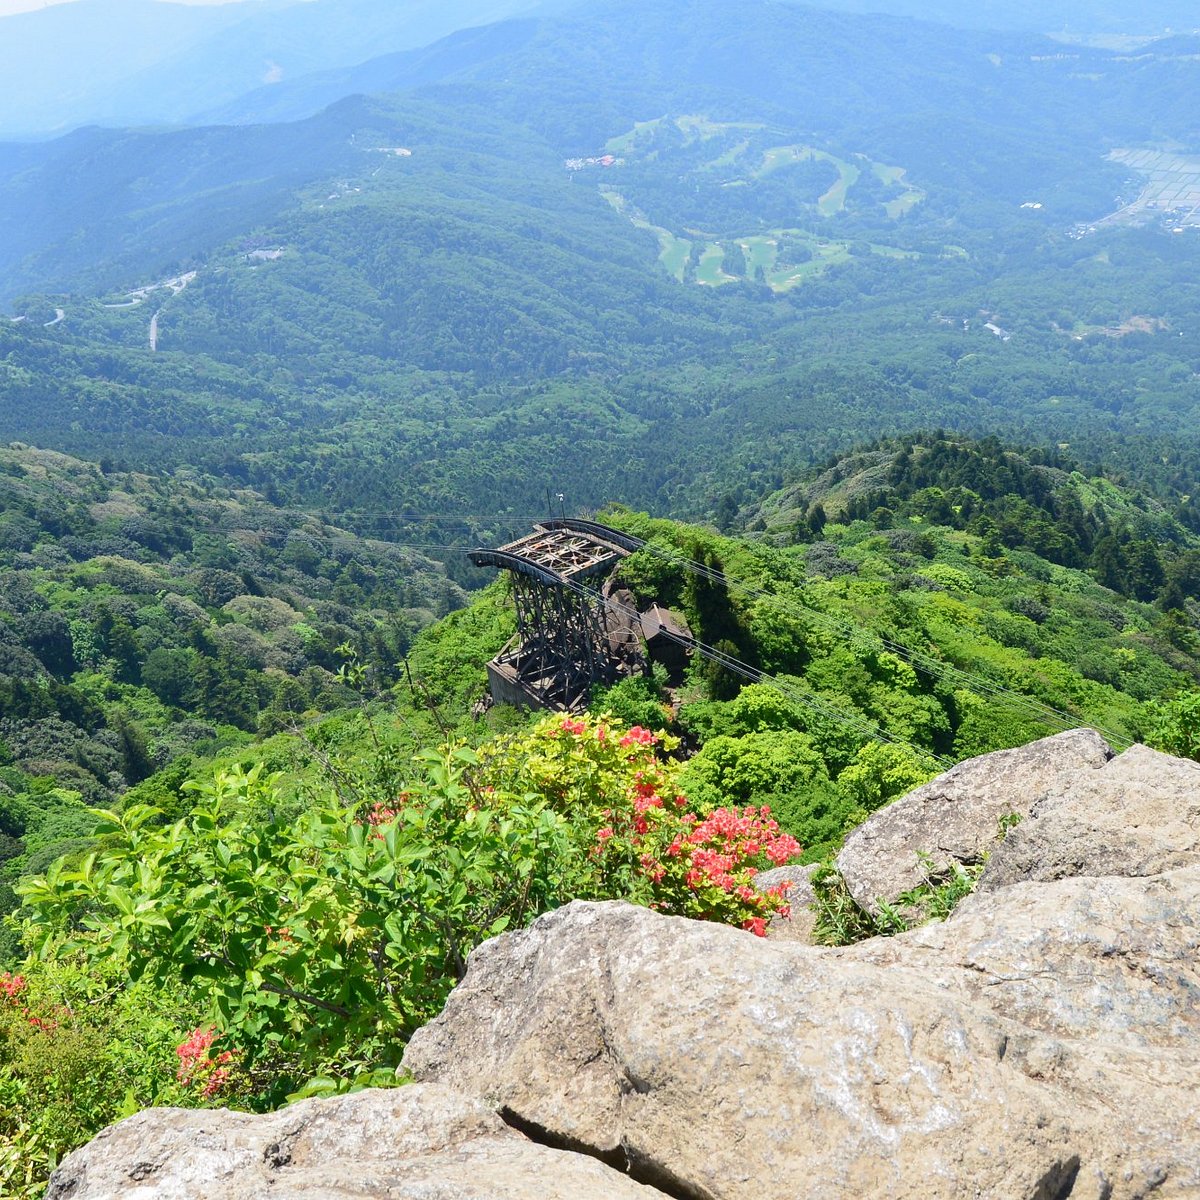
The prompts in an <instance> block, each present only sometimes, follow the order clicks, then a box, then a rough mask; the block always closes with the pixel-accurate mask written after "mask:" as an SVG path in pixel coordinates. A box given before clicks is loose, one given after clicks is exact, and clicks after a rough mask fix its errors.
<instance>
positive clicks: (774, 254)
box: [600, 115, 925, 292]
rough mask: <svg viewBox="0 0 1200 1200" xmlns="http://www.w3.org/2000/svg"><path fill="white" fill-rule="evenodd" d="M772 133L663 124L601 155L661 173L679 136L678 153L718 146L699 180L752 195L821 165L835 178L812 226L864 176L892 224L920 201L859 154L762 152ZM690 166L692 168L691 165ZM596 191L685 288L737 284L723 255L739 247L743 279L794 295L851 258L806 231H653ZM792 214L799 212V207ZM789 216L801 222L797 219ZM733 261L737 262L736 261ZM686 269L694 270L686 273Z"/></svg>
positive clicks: (883, 250)
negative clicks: (882, 194) (645, 237)
mask: <svg viewBox="0 0 1200 1200" xmlns="http://www.w3.org/2000/svg"><path fill="white" fill-rule="evenodd" d="M771 132H772V131H770V130H768V128H767V127H766V126H765V125H761V124H751V123H747V122H741V123H738V122H718V121H713V120H710V119H709V118H708V117H705V116H700V115H685V116H678V117H670V116H662V117H655V118H653V119H650V120H646V121H639V122H637V123H635V124H634V126H633V128H632V129H630V130H628V131H627V132H625V133H623V134H620V135H618V136H617V137H613V138H610V139H609V140H608V141H607V142H606V143H605V147H604V148H605V150H606V151H607V152H608V153H610V154H614V155H620V156H622V157H625V158H631V159H633V160H634V161H635V162H636V161H637V160H638V159H639V157H644V159H645V160H646V161H651V160H659V161H663V162H664V168H665V163H666V161H668V160H661V159H660V155H663V154H666V155H669V154H670V148H671V146H675V147H678V146H679V144H680V135H682V140H683V144H684V145H685V146H694V145H695V144H696V143H698V142H700V143H702V142H708V141H712V140H715V139H724V144H723V145H722V146H721V147H719V149H720V152H719V153H717V154H715V155H714V157H713V158H711V159H710V160H708V161H707V162H704V163H703V164H702V165H700V166H692V167H691V168H690V169H691V170H692V171H701V172H704V173H705V174H708V173H709V172H714V171H716V172H720V173H721V175H722V177H723V179H722V183H721V186H722V187H738V188H746V187H753V186H754V184H755V182H756V181H758V180H760V179H763V178H765V177H766V176H768V175H770V174H771V173H772V172H774V171H778V170H780V169H782V168H784V167H787V166H789V165H791V164H795V163H802V162H813V161H820V162H825V163H828V164H829V165H830V166H832V167H833V168H834V170H835V171H836V172H837V178H836V179H835V180H834V182H833V183H832V184H831V185H830V186H829V188H828V189H827V190H826V191H825V192H824V193H823V194H822V195H821V196H820V197H818V198H817V200H816V202H815V205H813V204H812V202H811V201H810V202H809V205H810V207H809V209H808V211H809V213H812V214H813V216H815V217H816V218H818V219H820V218H828V217H833V216H836V215H837V214H838V213H840V212H842V211H844V210H845V208H846V204H847V197H848V195H849V193H850V192H851V190H852V189H853V188H854V186H855V184H857V183H858V182H859V180H860V179H862V177H863V175H864V173H867V172H869V173H871V174H872V175H873V176H874V177H875V179H877V180H878V181H879V182H880V183H882V184H883V185H884V186H885V187H887V188H888V189H889V190H890V195H889V197H888V199H886V200H885V201H883V207H884V210H885V211H886V213H887V215H888V216H889V217H890V218H891V219H892V220H898V219H899V218H900V217H902V216H903V215H904V214H905V213H906V212H909V211H910V210H911V209H912V208H914V207H915V206H916V205H918V204H920V203H921V202H922V201H923V200H924V199H925V193H924V192H923V191H922V190H921V189H920V188H917V187H915V186H913V185H912V184H910V183H909V182H907V180H906V178H905V169H904V168H903V167H899V166H891V165H889V164H886V163H880V162H875V161H874V160H872V159H870V158H868V157H867V156H866V155H861V154H856V155H849V156H847V157H844V158H843V157H839V156H838V155H836V154H833V153H831V152H830V151H828V150H822V149H820V148H818V147H815V146H810V145H805V144H799V143H793V144H787V145H778V146H770V145H769V144H768V146H767V147H766V148H765V149H764V148H763V143H764V140H765V139H766V138H767V137H769V136H770V134H771ZM713 149H714V150H717V149H718V147H717V146H714V147H713ZM692 161H693V163H694V162H695V159H694V158H693V159H692ZM600 190H601V194H602V195H604V197H605V199H606V200H607V201H608V202H609V203H610V204H611V205H612V206H613V208H614V209H616V211H617V212H619V213H621V215H622V216H624V217H625V218H626V219H627V220H629V221H630V222H632V223H633V224H634V225H635V226H637V227H638V228H639V229H645V230H647V231H649V232H651V233H653V234H654V235H655V237H656V238H657V239H658V244H659V262H661V263H662V265H663V267H664V268H665V269H666V270H667V271H668V272H669V273H670V274H671V275H672V276H674V278H676V279H678V280H679V281H680V282H684V281H685V280H690V281H694V282H695V283H697V284H701V285H703V286H707V287H719V286H721V285H723V284H727V283H734V282H737V280H738V279H739V278H742V276H735V275H730V274H729V273H728V272H727V271H726V270H725V257H726V251H727V249H729V248H731V247H733V246H734V245H737V246H740V247H741V250H742V254H743V255H744V256H745V261H746V272H745V278H746V279H748V280H751V281H754V280H758V281H761V282H763V283H765V284H767V285H768V286H769V287H771V288H772V289H773V290H774V291H777V292H783V291H787V290H789V289H791V288H793V287H797V286H799V285H800V284H802V283H804V282H805V281H806V280H809V279H812V278H813V277H815V276H817V275H820V274H821V273H822V272H824V271H826V270H827V269H828V268H829V267H831V266H835V265H836V264H838V263H841V262H845V261H846V260H847V259H849V258H850V257H851V251H850V242H849V241H847V240H843V239H838V238H828V237H822V236H820V234H819V232H814V231H811V230H799V229H770V230H766V231H763V232H756V233H754V234H747V235H746V236H740V237H739V236H733V237H723V236H721V235H720V233H718V232H716V231H711V232H701V231H700V230H699V229H687V230H685V231H683V232H682V233H676V232H674V231H673V230H671V229H668V228H666V227H665V226H663V225H658V224H656V223H655V222H654V220H653V214H647V213H644V212H642V211H641V210H640V209H638V208H637V207H636V206H635V204H633V203H631V202H630V201H629V200H628V199H627V198H626V197H625V196H624V195H623V194H622V193H621V192H620V191H619V190H618V187H617V186H613V185H612V184H609V183H607V182H606V183H605V184H603V185H602V186H601V189H600ZM799 207H800V208H803V207H804V204H803V203H801V204H800V205H799ZM813 208H815V213H813ZM796 215H797V217H802V216H803V214H802V213H801V212H797V214H796ZM697 247H699V252H698V254H697V249H696V248H697ZM781 247H782V248H783V249H782V251H781ZM798 247H802V248H804V249H805V250H806V251H807V254H806V255H799V254H797V251H796V248H798ZM860 249H861V248H860ZM870 251H871V253H873V254H880V255H884V256H887V257H894V258H916V257H918V255H916V254H915V253H913V252H911V251H905V250H899V249H897V248H895V247H892V246H888V245H885V244H876V243H870ZM734 257H735V260H736V255H735V256H734ZM797 257H804V258H805V261H803V262H796V261H794V259H795V258H797ZM692 263H694V268H693V267H691V266H689V264H692Z"/></svg>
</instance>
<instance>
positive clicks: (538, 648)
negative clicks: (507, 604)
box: [470, 518, 643, 712]
mask: <svg viewBox="0 0 1200 1200" xmlns="http://www.w3.org/2000/svg"><path fill="white" fill-rule="evenodd" d="M637 545H638V543H637V542H636V541H635V540H634V539H632V538H629V537H626V535H624V534H622V533H620V532H619V531H618V530H615V529H609V528H608V527H607V526H605V525H600V524H597V523H596V522H593V521H579V520H574V519H572V518H562V519H560V520H548V521H543V522H542V523H540V524H539V525H537V526H536V527H535V529H534V532H533V533H531V534H529V535H527V536H526V537H523V538H520V539H519V540H517V541H515V542H510V543H508V544H507V545H505V546H501V547H499V548H498V549H495V550H486V549H478V550H472V551H471V552H470V559H471V561H472V562H473V563H474V564H475V565H476V566H477V567H489V566H490V567H497V568H498V569H500V570H505V571H509V572H510V573H511V575H512V594H513V600H514V602H515V604H516V609H517V633H516V636H515V637H514V639H513V640H512V641H511V642H510V643H509V644H508V645H507V646H506V647H505V648H504V650H503V651H501V653H500V654H499V655H497V656H496V658H494V659H493V660H492V661H491V662H490V663H488V677H489V680H490V682H491V691H492V696H493V698H494V699H495V700H496V701H498V702H503V703H517V704H525V705H534V706H540V707H543V708H551V709H557V710H559V711H565V712H578V711H581V710H582V709H584V708H586V707H587V702H588V697H589V694H590V691H591V688H592V686H593V685H594V684H596V683H612V682H615V681H616V680H617V679H618V678H620V677H621V676H622V675H627V674H629V673H630V672H631V671H632V670H635V669H638V668H639V667H641V666H642V663H643V660H642V653H641V643H640V640H639V638H638V637H637V636H636V632H635V631H632V630H631V629H627V628H625V627H626V626H627V625H630V621H629V619H628V617H625V616H622V614H621V613H620V612H619V611H616V610H614V609H611V608H610V607H609V605H608V604H607V603H606V600H605V596H604V594H603V593H604V591H605V590H606V589H607V587H608V581H609V579H610V577H611V576H612V574H613V572H614V570H615V569H616V567H617V565H618V564H619V563H620V561H621V559H623V558H625V557H626V556H627V555H628V554H629V553H630V552H631V551H632V550H634V549H636V548H637ZM584 581H586V583H585V582H584ZM597 585H600V586H597Z"/></svg>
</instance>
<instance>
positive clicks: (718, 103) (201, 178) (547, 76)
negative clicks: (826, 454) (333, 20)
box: [0, 0, 1200, 297]
mask: <svg viewBox="0 0 1200 1200" xmlns="http://www.w3.org/2000/svg"><path fill="white" fill-rule="evenodd" d="M351 8H353V9H354V10H355V11H357V12H360V13H367V12H369V11H376V12H378V13H379V14H380V20H383V19H384V18H385V13H386V12H388V11H391V10H387V9H385V7H384V5H383V3H382V0H314V2H313V3H310V4H303V5H300V6H299V7H298V8H297V9H296V10H292V9H288V10H286V11H282V12H268V11H265V10H262V11H259V13H258V15H257V16H255V17H253V18H249V19H248V20H247V21H246V22H242V23H240V24H238V25H237V26H234V27H232V28H230V29H229V30H227V32H226V35H225V36H229V37H236V36H238V35H239V31H240V32H241V33H243V34H244V33H245V31H246V29H247V28H248V26H249V25H253V24H254V23H256V22H257V23H258V24H257V26H256V27H261V28H268V27H270V26H271V22H272V21H274V20H276V19H283V18H288V19H292V18H295V20H297V21H299V19H300V18H303V21H304V22H305V24H303V25H302V26H301V25H299V24H298V25H296V28H303V29H305V30H306V31H307V32H306V38H304V39H299V40H300V41H305V40H306V39H307V38H309V37H312V36H315V31H316V29H317V28H318V26H319V25H320V22H321V21H326V20H328V19H329V16H330V14H331V13H333V12H335V11H338V10H339V9H340V11H342V12H343V15H347V14H348V13H349V12H350V10H351ZM407 11H408V12H409V17H410V18H413V19H415V16H416V14H415V10H414V9H413V8H411V6H410V7H409V8H408V10H407ZM465 12H466V8H465V7H464V6H457V7H456V6H455V5H454V4H445V5H443V6H442V8H441V10H440V13H441V17H439V18H438V19H441V18H447V19H450V18H453V19H460V18H461V17H462V16H463V14H464V13H465ZM456 13H457V17H456V16H455V14H456ZM297 14H298V15H297ZM393 17H394V14H393ZM424 17H425V18H427V19H429V20H433V19H435V18H434V15H433V13H432V9H427V10H424ZM355 36H356V37H358V36H361V35H360V34H355ZM1198 76H1200V72H1198V70H1197V63H1196V62H1195V61H1194V60H1192V59H1190V58H1188V57H1187V56H1181V55H1180V54H1179V53H1178V52H1177V49H1176V48H1173V43H1169V44H1168V48H1167V50H1166V51H1164V52H1163V53H1161V54H1157V53H1155V52H1154V50H1153V48H1151V49H1150V51H1148V52H1146V53H1143V54H1139V55H1138V56H1136V57H1133V58H1131V57H1130V56H1127V55H1117V54H1113V53H1110V52H1107V51H1102V50H1097V49H1086V48H1075V49H1073V50H1071V51H1070V53H1065V54H1064V53H1063V48H1062V47H1061V46H1060V45H1059V44H1057V43H1054V42H1050V41H1047V40H1044V39H1041V38H1039V37H1035V36H1030V35H1025V34H1018V33H1007V34H1005V33H994V32H979V31H969V30H966V31H964V30H954V29H950V28H948V27H943V26H937V25H931V24H928V23H924V22H918V21H913V20H909V19H906V18H897V17H879V16H873V17H861V16H855V15H848V14H842V13H834V12H830V11H827V10H819V9H812V8H803V7H799V6H793V5H780V4H772V3H766V2H765V0H740V2H737V3H721V4H716V3H709V4H696V3H691V2H687V0H660V2H659V3H656V4H655V5H653V6H652V7H649V8H648V7H646V6H645V5H644V4H642V3H640V2H639V3H629V2H628V0H608V2H605V3H595V4H588V5H585V6H583V7H581V8H578V9H576V10H574V11H572V12H569V13H566V14H559V15H556V16H552V17H540V18H538V19H522V20H518V21H510V22H502V23H499V24H495V25H492V26H488V27H485V28H482V29H479V30H466V31H460V32H458V33H455V34H453V35H451V36H450V37H448V38H446V39H443V40H441V41H439V42H437V43H435V44H434V45H432V46H430V47H427V48H424V49H421V50H416V51H411V52H407V53H402V54H398V55H392V56H386V57H382V58H378V59H375V60H372V61H371V62H368V63H367V64H365V65H363V66H360V67H358V68H355V69H354V70H353V71H347V72H339V73H336V74H333V75H325V76H321V75H314V76H309V77H306V78H304V79H301V80H300V81H298V82H297V83H296V84H294V85H286V84H280V85H278V87H277V88H273V89H269V90H268V91H267V92H266V93H263V92H259V93H257V94H256V95H255V96H254V97H252V98H251V99H250V100H249V101H248V102H247V103H246V107H245V109H244V111H243V116H245V115H250V114H257V115H258V116H259V117H260V118H261V117H263V116H267V115H271V114H272V113H290V112H293V111H303V110H304V109H306V108H316V107H319V106H320V105H322V104H323V102H324V101H325V100H326V99H327V98H328V97H330V96H333V95H336V94H338V93H339V92H342V91H352V92H381V91H382V92H405V91H406V92H407V93H408V94H410V95H412V96H414V97H419V98H420V99H421V100H422V103H424V104H427V105H432V106H434V109H440V110H441V111H442V112H443V113H444V116H443V118H442V122H441V123H442V126H443V128H444V130H445V131H446V137H445V139H444V141H445V142H446V144H448V145H453V143H454V140H455V138H457V137H458V136H460V132H459V131H460V130H461V126H462V120H463V118H462V115H461V114H462V113H463V111H464V110H470V109H476V110H486V111H488V112H490V113H492V114H494V115H495V116H497V117H499V118H502V119H503V120H506V121H509V122H512V123H513V124H514V125H517V126H521V127H524V128H526V129H533V130H535V131H537V133H538V135H539V136H540V137H541V138H542V139H544V144H545V147H546V149H547V150H548V151H550V152H552V153H555V152H556V153H557V154H559V155H560V156H563V157H567V156H571V155H588V154H595V153H598V152H600V149H601V148H602V147H603V146H604V145H605V144H606V142H607V141H608V140H609V139H612V138H614V137H616V136H617V135H620V134H623V133H625V132H627V131H629V130H630V129H632V128H633V126H634V125H635V123H636V122H644V121H648V120H652V119H656V118H658V117H661V116H663V115H664V114H667V113H673V114H675V115H680V114H688V113H704V114H706V116H707V118H709V119H710V120H715V121H725V122H739V121H741V122H745V121H750V122H757V123H759V124H761V125H764V126H765V127H770V128H774V129H778V130H779V131H780V136H781V138H782V140H783V143H785V144H786V143H787V142H793V143H794V142H797V141H801V142H808V143H813V144H817V145H825V146H827V147H841V148H842V150H845V151H849V152H851V153H852V154H853V153H858V154H866V155H869V156H870V157H872V158H873V159H875V160H876V161H879V162H883V163H890V164H896V165H897V166H898V167H902V168H904V169H905V170H906V171H907V172H909V177H910V178H913V179H917V180H919V181H920V183H919V186H920V187H922V188H927V187H929V186H931V185H936V186H935V188H934V191H933V194H932V196H931V198H930V202H929V203H928V204H927V205H925V206H924V207H923V208H922V209H921V210H920V211H921V213H924V214H929V213H934V212H937V213H945V214H947V215H950V214H953V216H954V219H955V220H958V221H963V222H965V223H966V224H967V225H968V226H972V225H981V224H985V223H987V222H995V221H997V220H1000V221H1008V220H1011V219H1012V211H1013V209H1014V208H1015V207H1016V206H1017V205H1019V204H1020V203H1022V202H1023V201H1025V200H1029V199H1030V198H1031V197H1035V198H1036V199H1037V200H1038V201H1039V202H1040V203H1043V204H1044V205H1045V204H1049V205H1050V206H1051V208H1052V209H1053V211H1054V213H1055V218H1056V219H1057V220H1059V221H1060V222H1063V223H1066V222H1069V221H1072V220H1083V219H1089V218H1093V217H1095V216H1099V215H1103V214H1104V212H1105V211H1106V210H1107V209H1108V208H1109V207H1110V206H1111V204H1112V200H1113V197H1114V196H1115V195H1116V193H1117V191H1118V190H1119V189H1120V187H1121V184H1122V180H1123V179H1124V178H1125V172H1124V171H1123V169H1121V168H1119V167H1116V166H1115V165H1113V164H1111V163H1107V162H1105V160H1104V155H1105V154H1106V153H1107V151H1108V150H1109V149H1111V148H1112V147H1113V146H1115V145H1130V144H1139V143H1143V142H1151V141H1154V140H1159V139H1164V138H1166V139H1171V140H1173V141H1174V142H1175V143H1176V144H1180V143H1183V144H1187V143H1189V142H1194V143H1196V144H1198V145H1200V88H1198V87H1197V86H1196V84H1197V82H1198ZM273 94H277V95H279V96H281V97H283V98H284V99H283V101H282V102H281V103H279V104H277V105H275V106H272V103H271V97H272V95H273ZM365 111H366V110H362V109H361V108H355V107H354V106H351V107H350V108H335V109H334V110H333V111H331V112H329V113H326V114H325V115H324V116H318V117H310V118H308V119H306V120H305V121H302V122H300V123H284V124H283V125H281V126H276V127H274V128H272V127H270V126H254V125H247V126H244V127H241V128H229V127H227V126H217V127H206V128H202V129H190V130H181V131H174V132H170V131H167V132H163V131H158V132H156V131H137V132H124V131H105V130H82V131H79V132H78V133H76V134H73V135H71V137H69V138H67V139H62V140H59V141H56V142H51V143H46V144H41V145H25V146H8V147H0V235H2V236H0V296H7V297H11V296H12V295H14V294H15V293H18V292H20V291H22V290H28V289H31V288H40V289H42V290H46V289H51V290H66V289H68V288H69V287H70V286H71V285H72V282H73V281H74V282H75V283H78V282H79V281H80V280H82V279H85V278H91V279H92V280H93V281H94V282H100V281H103V282H105V283H106V284H112V283H114V282H116V281H117V279H118V276H121V275H122V273H123V274H124V276H126V277H127V276H130V275H137V274H141V275H145V274H146V273H147V272H153V271H158V270H162V269H164V268H166V267H168V266H170V265H172V264H176V263H180V262H190V261H194V260H196V259H197V257H198V256H202V255H203V254H204V253H206V252H207V251H208V250H210V249H212V248H213V247H214V246H217V245H219V244H220V243H221V242H223V241H224V240H227V239H229V238H230V237H234V236H236V235H238V234H248V233H250V232H251V231H253V230H254V229H255V228H256V226H257V224H258V223H259V222H260V221H262V220H263V219H265V217H266V216H268V215H269V214H271V213H273V212H277V211H281V210H282V209H283V208H284V207H286V206H287V205H288V204H289V203H290V202H291V198H292V197H293V195H294V193H295V191H296V189H297V187H299V186H303V185H306V184H310V183H316V182H317V181H326V182H332V181H334V180H335V178H336V176H337V175H338V173H339V172H343V171H346V170H349V169H351V168H350V166H349V164H350V163H351V162H358V163H361V161H362V159H361V155H358V156H357V157H356V154H357V151H355V150H354V149H353V147H352V145H351V138H352V136H353V135H354V134H355V133H356V132H357V131H359V125H358V124H357V123H359V122H361V121H364V120H365V121H366V122H367V125H368V127H369V125H370V118H369V117H364V115H363V113H364V112H365ZM223 116H224V119H225V120H229V121H232V120H233V119H234V118H235V117H236V116H237V113H236V112H235V110H234V109H233V108H227V109H226V110H223ZM997 205H998V206H1000V207H999V209H997V208H996V206H997ZM1001 210H1002V211H1001ZM139 265H140V271H139ZM135 282H138V280H137V279H130V283H131V284H132V283H135Z"/></svg>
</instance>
